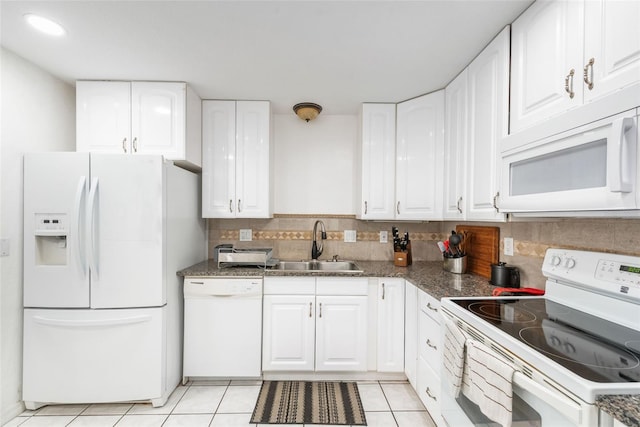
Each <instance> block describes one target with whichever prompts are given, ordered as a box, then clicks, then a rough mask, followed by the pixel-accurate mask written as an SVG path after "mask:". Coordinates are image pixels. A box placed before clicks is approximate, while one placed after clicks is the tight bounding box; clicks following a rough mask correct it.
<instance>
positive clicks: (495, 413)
mask: <svg viewBox="0 0 640 427" xmlns="http://www.w3.org/2000/svg"><path fill="white" fill-rule="evenodd" d="M513 373H514V369H513V367H512V366H511V364H509V362H507V361H506V360H504V359H503V358H502V357H500V356H499V355H497V354H496V353H494V352H492V351H491V350H489V349H488V348H487V347H486V346H485V345H484V344H482V343H480V342H478V341H476V340H473V339H468V340H467V341H466V357H465V368H464V374H463V384H462V392H463V393H464V395H465V396H467V397H468V398H469V400H471V401H472V402H474V403H475V404H477V405H478V407H480V410H481V411H482V413H483V414H485V415H486V416H487V417H488V418H490V419H492V420H493V421H495V422H497V423H500V424H502V427H511V422H512V406H513V405H512V401H513Z"/></svg>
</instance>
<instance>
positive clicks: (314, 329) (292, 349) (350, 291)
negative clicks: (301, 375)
mask: <svg viewBox="0 0 640 427" xmlns="http://www.w3.org/2000/svg"><path fill="white" fill-rule="evenodd" d="M367 287H368V279H367V278H339V277H334V278H317V279H316V278H313V277H273V278H270V277H266V278H265V287H264V293H265V296H264V319H263V322H264V323H263V325H264V329H263V349H262V354H263V356H262V369H263V371H307V372H308V371H314V370H315V371H366V369H367V303H368V298H367Z"/></svg>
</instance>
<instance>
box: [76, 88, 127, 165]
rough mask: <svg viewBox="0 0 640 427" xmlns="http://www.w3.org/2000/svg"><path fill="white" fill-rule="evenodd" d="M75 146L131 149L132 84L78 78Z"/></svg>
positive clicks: (79, 148) (108, 150) (100, 150)
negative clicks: (79, 79)
mask: <svg viewBox="0 0 640 427" xmlns="http://www.w3.org/2000/svg"><path fill="white" fill-rule="evenodd" d="M76 133H77V135H76V149H77V151H92V152H98V153H128V152H130V151H131V84H130V83H129V82H94V81H78V82H76Z"/></svg>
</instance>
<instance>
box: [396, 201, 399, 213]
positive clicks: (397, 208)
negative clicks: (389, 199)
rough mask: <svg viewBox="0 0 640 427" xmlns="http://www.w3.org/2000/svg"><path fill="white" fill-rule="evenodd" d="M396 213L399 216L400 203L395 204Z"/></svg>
mask: <svg viewBox="0 0 640 427" xmlns="http://www.w3.org/2000/svg"><path fill="white" fill-rule="evenodd" d="M396 212H398V215H400V202H398V203H397V204H396Z"/></svg>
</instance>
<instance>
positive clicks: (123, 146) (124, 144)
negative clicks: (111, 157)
mask: <svg viewBox="0 0 640 427" xmlns="http://www.w3.org/2000/svg"><path fill="white" fill-rule="evenodd" d="M122 151H124V152H125V154H126V153H127V138H125V139H123V140H122Z"/></svg>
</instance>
